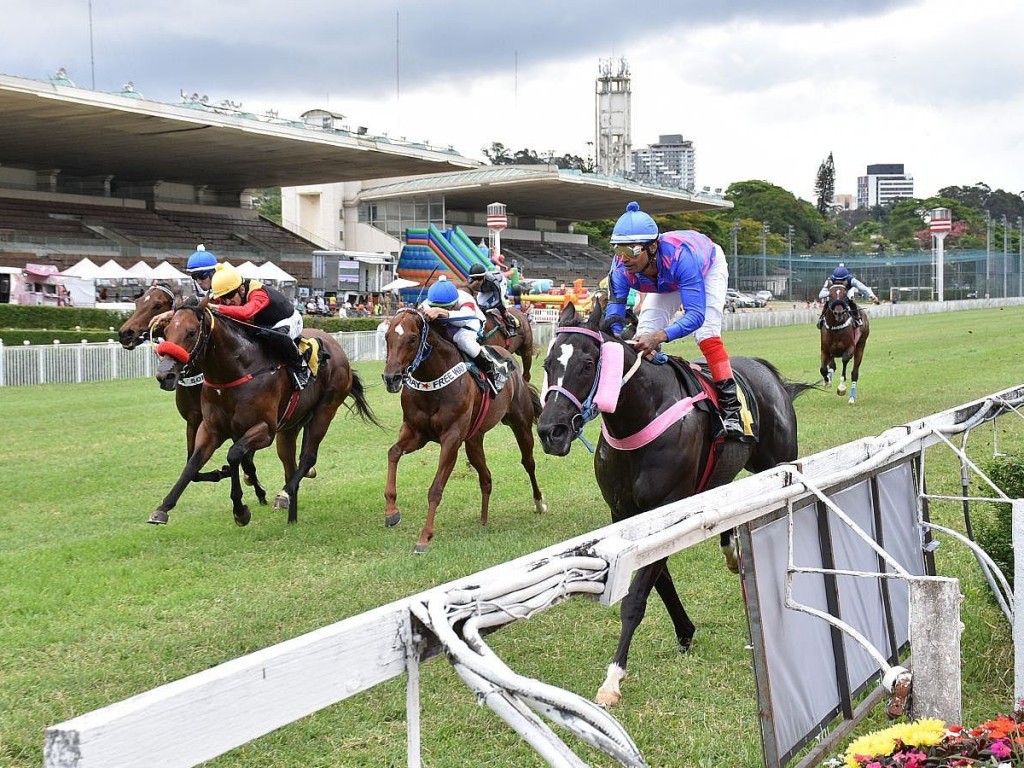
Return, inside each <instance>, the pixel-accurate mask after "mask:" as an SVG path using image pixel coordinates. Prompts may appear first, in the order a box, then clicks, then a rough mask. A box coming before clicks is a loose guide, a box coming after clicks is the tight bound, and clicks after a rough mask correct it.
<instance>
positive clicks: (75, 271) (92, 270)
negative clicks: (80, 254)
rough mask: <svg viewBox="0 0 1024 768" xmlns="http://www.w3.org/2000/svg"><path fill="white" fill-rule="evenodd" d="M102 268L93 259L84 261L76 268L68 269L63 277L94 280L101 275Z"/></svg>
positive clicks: (75, 266)
mask: <svg viewBox="0 0 1024 768" xmlns="http://www.w3.org/2000/svg"><path fill="white" fill-rule="evenodd" d="M99 271H100V268H99V267H98V266H96V264H95V263H94V262H93V261H92V260H91V259H87V258H86V259H82V260H81V261H79V262H78V263H77V264H75V265H74V266H71V267H68V268H67V269H65V270H64V271H63V272H61V274H62V275H66V276H68V277H80V278H82V279H84V280H92V279H93V278H95V277H96V276H97V274H98V273H99Z"/></svg>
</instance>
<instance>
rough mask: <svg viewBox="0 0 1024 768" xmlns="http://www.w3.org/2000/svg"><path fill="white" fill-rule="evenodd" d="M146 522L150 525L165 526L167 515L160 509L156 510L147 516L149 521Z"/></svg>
mask: <svg viewBox="0 0 1024 768" xmlns="http://www.w3.org/2000/svg"><path fill="white" fill-rule="evenodd" d="M146 522H147V523H149V524H150V525H167V513H166V512H164V511H163V510H162V509H158V510H157V511H156V512H154V513H153V514H151V515H150V516H149V520H147V521H146Z"/></svg>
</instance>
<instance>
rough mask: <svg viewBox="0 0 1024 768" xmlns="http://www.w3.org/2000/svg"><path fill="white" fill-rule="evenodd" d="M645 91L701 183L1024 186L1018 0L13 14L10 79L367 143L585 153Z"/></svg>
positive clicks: (2, 42)
mask: <svg viewBox="0 0 1024 768" xmlns="http://www.w3.org/2000/svg"><path fill="white" fill-rule="evenodd" d="M619 58H624V59H625V60H626V61H627V62H628V65H629V69H630V72H631V75H632V92H633V145H634V146H645V145H647V144H649V143H652V142H654V141H657V139H658V136H659V135H660V134H669V133H681V134H683V136H684V137H685V138H687V139H691V140H692V141H693V142H694V145H695V147H696V152H697V184H698V186H709V187H712V188H714V187H725V186H727V185H728V184H730V183H731V182H734V181H741V180H745V179H765V180H767V181H770V182H772V183H774V184H778V185H780V186H782V187H784V188H786V189H789V190H791V191H792V192H794V193H795V194H797V195H798V196H801V197H804V198H805V199H808V200H810V199H813V187H814V177H815V174H816V172H817V169H818V166H819V165H820V163H821V162H822V160H824V159H825V158H826V157H827V156H828V154H829V153H830V152H831V153H833V156H834V158H835V164H836V191H837V192H839V193H842V192H849V193H855V192H856V180H857V176H858V175H862V174H863V173H864V171H865V166H866V165H868V164H872V163H904V164H905V166H906V170H907V172H908V173H910V174H911V175H913V176H914V177H915V181H916V192H917V195H918V196H920V197H925V196H928V195H931V194H934V193H935V192H936V191H937V190H938V189H939V188H940V187H944V186H949V185H970V184H974V183H975V182H979V181H983V182H985V183H987V184H989V185H991V186H992V187H993V188H1002V189H1005V190H1008V191H1011V192H1018V191H1020V190H1022V189H1024V93H1022V91H1024V77H1022V76H1021V73H1022V72H1024V3H1021V2H1019V0H973V2H970V3H965V2H962V0H772V1H771V2H768V1H766V0H717V1H716V0H703V1H702V2H697V1H696V0H661V2H648V1H647V0H634V2H629V3H626V2H615V3H612V2H607V1H606V0H544V2H536V1H535V0H515V1H514V2H507V3H504V4H498V3H483V2H468V1H466V0H433V1H430V0H363V1H362V2H358V3H356V2H351V0H288V1H287V2H284V1H283V0H247V1H246V2H244V3H242V2H237V1H236V0H221V1H219V2H218V1H217V0H173V2H170V1H167V0H146V1H140V0H43V2H39V0H4V2H3V13H2V20H0V73H2V74H6V75H15V76H19V77H30V78H37V79H44V80H45V79H46V78H48V77H50V76H51V75H52V74H53V73H54V72H55V71H56V70H57V69H58V68H59V67H64V68H65V69H66V70H67V72H68V74H69V76H70V77H71V78H72V79H73V80H74V81H75V83H76V84H77V85H78V86H79V87H83V88H95V89H96V90H100V91H119V90H120V89H121V86H122V85H123V84H124V83H125V82H127V81H132V82H133V83H134V85H135V88H136V89H137V90H138V91H140V92H141V93H142V94H143V95H144V96H145V97H146V98H149V99H153V100H156V101H163V102H170V103H176V102H178V101H180V94H181V92H182V91H184V92H185V93H187V94H191V93H199V94H205V95H208V96H209V97H210V100H211V101H213V102H220V101H224V100H230V101H233V102H241V103H242V105H243V108H244V109H245V110H246V111H252V112H255V113H257V114H261V113H263V112H265V111H266V110H270V109H273V110H276V111H277V112H278V114H279V115H280V116H281V117H289V118H298V116H299V115H300V114H301V113H302V112H304V111H306V110H307V109H313V108H327V109H330V110H332V111H335V112H340V113H342V114H344V115H346V116H347V117H348V120H349V122H350V123H351V124H352V125H353V126H356V125H365V126H367V127H368V128H369V130H370V132H371V133H387V134H388V135H390V136H392V137H400V136H405V137H407V138H408V139H410V140H415V141H423V140H428V141H429V142H430V143H431V144H434V145H438V146H447V145H449V144H451V145H453V146H454V147H455V149H457V150H458V151H459V152H461V153H462V154H463V155H466V156H469V157H475V158H481V159H482V158H483V155H482V149H483V148H484V147H489V146H490V145H491V143H492V142H495V141H498V142H502V143H503V144H505V145H506V146H507V147H510V148H512V149H519V148H522V147H527V148H530V149H533V150H535V151H537V152H538V153H540V154H545V153H547V152H548V151H553V152H554V153H556V154H559V155H560V154H563V153H567V152H568V153H572V154H578V155H581V156H586V155H588V154H589V153H590V152H591V151H592V149H591V145H588V142H592V141H593V140H594V122H595V121H594V81H595V79H596V77H597V75H598V66H599V62H600V61H601V60H608V59H612V60H618V59H619Z"/></svg>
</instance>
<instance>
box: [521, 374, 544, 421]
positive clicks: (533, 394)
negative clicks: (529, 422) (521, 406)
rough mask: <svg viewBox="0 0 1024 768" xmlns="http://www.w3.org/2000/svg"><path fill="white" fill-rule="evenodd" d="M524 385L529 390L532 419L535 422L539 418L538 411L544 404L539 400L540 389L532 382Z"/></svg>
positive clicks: (541, 409) (542, 408)
mask: <svg viewBox="0 0 1024 768" xmlns="http://www.w3.org/2000/svg"><path fill="white" fill-rule="evenodd" d="M524 383H525V382H524ZM526 386H527V387H528V388H529V390H530V402H531V403H533V421H534V423H536V422H537V421H538V420H539V419H540V412H541V411H543V410H544V404H543V403H541V401H540V391H539V390H538V389H537V388H536V387H535V386H533V384H527V385H526Z"/></svg>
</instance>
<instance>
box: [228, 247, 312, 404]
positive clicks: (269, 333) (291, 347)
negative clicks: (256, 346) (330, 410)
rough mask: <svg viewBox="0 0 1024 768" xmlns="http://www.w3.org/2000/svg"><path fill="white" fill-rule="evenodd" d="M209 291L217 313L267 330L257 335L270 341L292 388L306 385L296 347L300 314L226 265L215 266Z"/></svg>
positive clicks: (268, 289)
mask: <svg viewBox="0 0 1024 768" xmlns="http://www.w3.org/2000/svg"><path fill="white" fill-rule="evenodd" d="M210 292H211V294H212V295H213V303H214V304H216V307H215V309H216V310H217V311H218V312H219V313H220V314H222V315H227V316H228V317H230V318H233V319H235V320H243V321H245V322H249V323H252V324H253V325H258V326H260V327H261V328H265V329H267V330H266V331H263V332H261V333H258V334H257V336H258V337H260V338H265V339H268V340H270V346H271V349H272V350H273V351H274V352H275V353H276V354H278V355H280V356H281V357H282V358H283V360H284V362H285V363H286V364H287V365H288V370H289V371H290V372H291V375H292V381H293V382H294V384H295V388H296V389H302V388H304V387H305V386H306V385H307V384H308V383H309V366H308V364H307V363H306V359H305V358H304V357H303V356H302V354H300V352H299V348H298V347H297V346H296V344H297V343H298V340H299V337H300V336H301V335H302V315H300V314H299V312H298V310H297V309H296V308H295V307H294V305H293V304H292V303H291V301H289V300H288V297H287V296H285V295H284V294H283V293H281V292H280V291H278V290H277V289H276V288H271V287H269V286H266V285H263V283H261V282H260V281H259V280H254V279H251V278H245V279H243V278H242V275H241V274H240V273H239V271H238V270H237V269H235V268H234V267H233V266H231V265H230V264H218V265H217V270H216V272H215V273H214V275H213V280H212V281H211V285H210Z"/></svg>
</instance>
